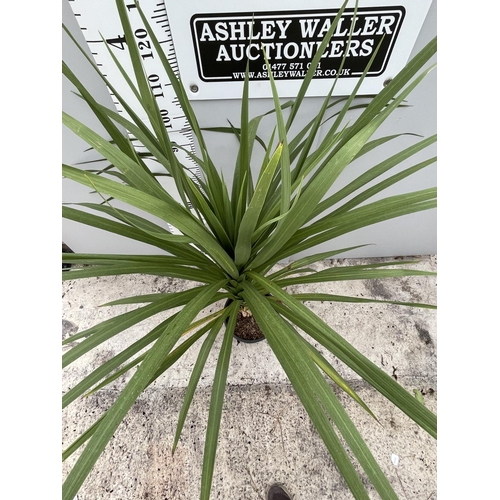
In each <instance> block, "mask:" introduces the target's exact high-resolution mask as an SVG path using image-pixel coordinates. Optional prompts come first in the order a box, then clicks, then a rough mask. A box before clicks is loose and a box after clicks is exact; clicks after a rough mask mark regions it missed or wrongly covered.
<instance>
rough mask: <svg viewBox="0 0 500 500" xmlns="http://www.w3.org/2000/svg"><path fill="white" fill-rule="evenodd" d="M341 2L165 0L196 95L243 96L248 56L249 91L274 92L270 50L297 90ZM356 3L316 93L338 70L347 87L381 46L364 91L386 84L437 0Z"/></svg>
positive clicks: (284, 87)
mask: <svg viewBox="0 0 500 500" xmlns="http://www.w3.org/2000/svg"><path fill="white" fill-rule="evenodd" d="M342 3H343V2H342V1H341V0H308V1H307V2H306V3H305V2H302V1H299V0H290V1H288V2H286V4H283V2H277V1H276V0H252V2H246V1H241V2H234V1H233V0H190V1H189V2H177V1H174V0H166V6H167V12H168V16H169V20H170V25H171V28H172V36H173V40H174V45H175V50H176V54H177V57H178V62H179V69H180V74H181V78H182V80H183V82H184V84H185V85H186V87H187V88H188V89H190V92H191V93H190V98H192V99H227V98H240V97H241V92H242V84H243V83H242V82H243V80H244V78H245V68H246V65H247V61H248V63H249V79H250V82H251V85H250V96H251V97H270V96H271V95H272V94H271V89H270V85H269V75H268V70H267V67H266V64H265V59H264V55H263V52H264V51H265V52H266V54H267V57H268V59H269V63H270V66H271V71H272V74H273V78H274V79H275V81H276V83H277V86H278V92H279V93H280V95H281V96H282V97H292V96H294V95H295V94H296V92H297V90H298V89H299V87H300V84H301V81H302V79H303V78H304V76H305V75H306V73H307V69H308V68H309V66H310V63H311V61H312V59H313V57H314V55H315V53H316V51H317V49H318V47H319V45H320V44H321V42H322V41H323V39H324V37H325V35H326V33H327V32H328V30H329V28H330V27H331V25H332V22H333V20H334V19H335V16H336V14H337V13H338V12H339V8H340V7H341V5H342ZM354 4H355V2H354V1H353V2H352V3H349V4H348V6H347V8H346V9H345V10H344V12H343V15H342V17H341V18H340V21H339V22H338V24H337V26H336V28H335V30H334V32H333V35H332V37H331V39H330V41H329V43H328V46H327V48H326V50H325V52H324V54H323V56H322V58H321V61H320V63H319V66H318V67H317V69H316V72H315V74H314V79H313V81H312V84H311V87H310V93H309V94H310V95H326V93H327V92H328V91H329V89H330V87H331V85H332V83H333V81H334V79H335V78H336V77H337V76H338V82H337V87H336V90H335V94H336V95H345V94H349V93H350V92H351V91H352V89H353V88H354V86H355V85H356V83H357V82H358V79H359V77H360V76H361V74H362V73H363V71H364V70H365V68H366V67H367V64H368V62H369V61H370V59H371V58H372V56H373V55H374V53H375V52H376V56H375V58H374V61H373V63H372V66H371V67H370V69H369V72H368V74H367V77H366V79H365V81H364V82H363V85H362V87H361V89H360V92H361V93H365V94H372V93H376V92H378V91H380V90H381V89H382V87H383V83H384V81H385V80H387V79H388V78H392V77H394V76H395V75H396V74H397V73H398V72H399V71H400V70H401V69H402V68H403V67H404V65H405V64H406V62H407V61H408V58H409V55H410V53H411V50H412V48H413V45H414V43H415V41H416V38H417V36H418V34H419V31H420V28H421V27H422V24H423V22H424V20H425V16H426V14H427V12H428V10H429V7H430V4H431V0H419V1H418V2H416V1H414V0H399V1H398V0H376V1H373V0H360V1H359V3H358V9H357V14H356V16H355V17H354ZM250 9H251V10H250ZM350 35H351V41H350V43H349V36H350ZM345 53H347V55H346V59H345V61H344V63H343V65H341V64H342V59H343V56H344V54H345Z"/></svg>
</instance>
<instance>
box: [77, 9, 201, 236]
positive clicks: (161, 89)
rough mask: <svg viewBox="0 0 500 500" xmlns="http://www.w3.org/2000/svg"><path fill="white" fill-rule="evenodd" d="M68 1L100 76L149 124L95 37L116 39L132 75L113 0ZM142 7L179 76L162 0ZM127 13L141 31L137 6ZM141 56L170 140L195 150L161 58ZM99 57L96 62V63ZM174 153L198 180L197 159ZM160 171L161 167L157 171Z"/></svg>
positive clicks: (139, 148) (117, 52)
mask: <svg viewBox="0 0 500 500" xmlns="http://www.w3.org/2000/svg"><path fill="white" fill-rule="evenodd" d="M69 1H70V2H71V4H72V5H71V8H72V9H73V13H74V14H75V17H76V19H77V21H78V24H79V26H80V29H81V30H82V32H83V35H84V38H85V40H86V42H87V43H88V44H97V45H93V46H92V49H93V51H91V53H92V55H93V56H94V60H95V62H96V65H97V66H98V67H99V68H102V70H101V71H102V73H103V75H104V76H105V77H106V78H107V79H108V80H109V81H110V83H112V85H113V86H114V87H116V89H117V90H118V92H119V93H120V94H121V95H122V96H123V97H124V99H125V100H127V99H129V103H130V104H131V107H132V109H134V110H135V112H136V113H138V114H139V116H140V117H141V119H143V120H144V122H145V124H146V125H147V126H150V122H149V120H148V119H147V116H146V115H145V112H144V110H143V109H142V108H141V106H140V105H138V103H137V101H136V99H135V96H134V95H133V93H132V92H131V90H130V88H128V86H127V84H126V83H125V82H124V81H123V78H122V76H121V74H120V72H119V70H118V68H117V67H116V66H115V65H114V63H113V60H112V58H111V56H110V55H109V53H107V49H106V48H105V46H104V45H103V40H102V39H98V38H99V36H101V33H102V36H103V38H104V39H105V40H112V41H114V42H115V44H114V45H113V44H110V47H111V50H112V51H113V53H114V55H115V57H116V58H117V59H118V60H119V62H120V63H121V64H122V65H123V66H124V68H125V71H127V73H128V74H130V75H133V74H134V73H133V68H132V66H131V62H130V60H129V58H128V56H127V51H126V50H125V44H126V42H125V41H124V36H123V35H122V33H123V28H122V27H121V23H120V19H119V15H118V12H117V11H116V7H115V2H114V1H113V0H69ZM141 7H142V9H143V11H144V13H145V15H146V17H147V18H148V20H150V21H151V27H152V29H153V31H154V33H155V35H156V37H157V39H158V40H159V43H160V44H162V45H164V46H165V48H164V53H165V55H166V57H167V60H168V61H169V63H170V65H171V67H172V70H173V71H174V73H175V74H176V75H177V77H178V76H179V65H178V63H177V57H176V54H175V47H174V43H173V38H172V33H171V28H170V22H169V20H168V12H167V9H166V6H165V3H164V2H158V0H155V1H154V0H142V1H141ZM128 14H129V19H130V23H131V26H132V29H133V31H134V32H135V31H136V30H138V29H142V30H144V24H143V22H142V19H141V18H140V16H139V13H138V12H137V9H130V10H129V12H128ZM120 45H121V47H120ZM148 54H149V52H148ZM144 56H145V57H143V64H144V68H145V71H146V73H147V75H148V76H151V75H155V81H154V83H152V84H151V88H152V90H153V94H154V95H155V98H156V100H157V103H158V106H159V108H160V109H161V110H162V111H163V112H165V114H164V115H163V113H162V116H165V117H166V116H168V117H170V120H168V121H165V126H166V128H167V130H168V132H169V134H170V135H171V137H172V142H180V141H176V140H175V139H176V136H179V135H180V136H182V137H185V138H186V139H185V140H184V141H182V142H186V140H187V141H188V142H187V143H186V144H183V145H182V146H181V147H183V148H186V149H187V148H189V149H191V151H192V152H194V151H195V147H194V137H193V133H192V130H191V127H190V125H189V122H188V120H187V118H186V116H185V115H184V113H182V114H181V115H179V111H180V110H179V108H181V105H180V102H179V99H178V97H177V96H176V95H175V93H174V91H173V88H172V83H171V82H170V80H169V79H168V75H167V73H166V71H165V69H164V68H163V65H162V64H161V62H160V60H159V59H158V58H157V57H155V56H157V54H156V53H155V52H153V56H148V55H147V54H146V52H144ZM98 60H99V62H97V61H98ZM105 73H106V74H105ZM108 75H109V76H108ZM108 90H109V89H108ZM110 93H111V92H110ZM111 95H112V97H113V96H114V95H113V93H111ZM112 100H113V102H114V104H115V105H116V108H117V111H118V112H119V113H121V114H124V116H125V117H126V118H128V119H130V116H129V115H128V113H127V112H126V111H125V110H124V109H123V107H122V106H121V104H120V103H119V102H118V101H116V100H115V99H112ZM178 110H179V111H178ZM174 114H175V116H174ZM179 118H183V119H184V122H182V120H181V122H179V121H178V120H179ZM173 124H177V127H179V126H181V128H176V127H175V126H174V125H173ZM129 136H130V134H129ZM134 139H135V138H134ZM134 142H135V144H134V148H135V149H136V150H137V151H138V152H139V151H141V152H143V151H144V150H145V152H147V148H146V147H145V146H143V145H142V144H140V143H139V144H138V141H137V140H135V141H134ZM175 155H176V156H177V158H178V160H179V161H180V163H181V164H186V163H187V162H189V163H190V164H193V163H194V167H186V168H187V169H188V170H189V171H190V172H191V173H192V176H193V180H194V181H195V182H197V177H201V171H200V168H199V166H198V165H197V164H196V161H195V160H193V159H192V158H191V157H190V156H189V154H188V153H187V152H186V151H181V150H179V149H178V150H177V151H175ZM154 163H156V162H154ZM152 172H153V173H155V171H154V170H152ZM162 172H163V170H161V171H159V172H157V173H162ZM169 228H170V229H171V230H172V231H173V232H175V233H177V234H178V233H179V231H178V230H176V229H175V228H173V227H172V226H171V225H170V224H169Z"/></svg>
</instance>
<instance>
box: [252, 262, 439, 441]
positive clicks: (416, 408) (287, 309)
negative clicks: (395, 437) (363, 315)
mask: <svg viewBox="0 0 500 500" xmlns="http://www.w3.org/2000/svg"><path fill="white" fill-rule="evenodd" d="M248 274H249V277H251V278H252V279H253V280H254V281H255V282H256V283H257V284H259V285H260V286H262V287H263V288H264V290H266V291H267V292H268V293H271V294H272V295H273V296H274V297H276V298H277V299H279V300H280V301H281V302H282V304H281V303H279V302H274V303H273V307H274V308H275V309H276V310H277V311H279V313H280V314H282V315H283V316H285V317H286V318H288V319H289V320H290V321H291V322H292V323H293V324H295V325H296V326H298V327H299V328H301V329H302V330H304V331H305V332H306V333H307V334H309V335H310V336H311V337H312V338H313V339H314V340H316V341H317V342H319V343H320V344H321V345H323V346H324V347H326V348H327V349H328V350H329V351H330V352H331V353H332V354H334V355H335V356H337V357H338V358H339V359H340V360H341V361H343V362H344V363H345V364H346V365H347V366H349V367H350V368H352V369H353V370H354V371H355V372H356V373H357V374H358V375H360V376H361V377H362V378H363V379H364V380H366V381H367V382H368V383H369V384H371V385H372V386H373V387H374V388H375V389H376V390H378V391H379V392H380V393H381V394H382V395H384V396H385V397H386V398H387V399H389V400H390V401H392V403H394V404H395V405H396V406H397V407H398V408H399V409H401V410H402V411H403V412H404V413H406V414H407V415H408V416H409V417H410V418H411V419H412V420H413V421H414V422H415V423H416V424H418V425H419V426H420V427H422V429H424V430H425V431H426V432H428V433H429V434H430V435H431V436H432V437H434V438H436V436H437V419H436V415H434V414H433V413H432V412H431V411H429V410H428V409H427V408H425V407H423V406H422V405H421V404H419V403H418V401H416V400H415V398H414V397H413V396H412V395H411V394H410V393H408V392H407V391H406V390H405V389H403V387H401V386H400V385H399V384H398V383H397V382H396V381H395V380H394V379H393V378H392V377H391V376H389V375H388V374H386V373H385V372H383V371H382V370H381V369H380V368H378V367H377V366H376V365H375V364H374V363H372V362H371V361H370V360H369V359H368V358H366V357H365V356H363V355H362V354H361V353H360V352H358V351H357V350H356V349H355V348H354V347H353V346H352V345H351V344H349V342H347V341H346V340H344V339H343V338H342V337H341V336H340V335H339V334H338V333H337V332H335V331H334V330H333V329H332V328H330V327H329V326H328V325H327V324H326V323H324V322H323V321H322V320H321V319H320V318H318V317H317V316H316V315H315V314H314V313H313V312H312V311H311V310H310V309H309V308H308V307H306V306H305V305H303V304H302V303H301V302H299V301H298V300H296V299H295V298H293V297H291V296H290V295H289V294H288V293H286V292H284V291H283V290H282V289H281V288H280V287H278V286H277V285H275V284H274V283H272V282H270V281H268V280H266V279H265V278H263V277H262V276H260V275H258V274H256V273H253V272H249V273H248Z"/></svg>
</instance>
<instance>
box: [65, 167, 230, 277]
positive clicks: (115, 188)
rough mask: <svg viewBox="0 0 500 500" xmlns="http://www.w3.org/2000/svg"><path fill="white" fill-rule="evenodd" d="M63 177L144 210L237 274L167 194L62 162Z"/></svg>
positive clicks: (216, 245)
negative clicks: (160, 196)
mask: <svg viewBox="0 0 500 500" xmlns="http://www.w3.org/2000/svg"><path fill="white" fill-rule="evenodd" d="M63 174H64V176H65V177H67V178H69V179H72V180H74V181H77V182H79V183H80V184H84V185H87V186H92V185H95V186H97V188H98V189H99V190H100V191H102V192H103V193H106V194H108V195H110V196H113V197H115V198H117V199H120V200H122V201H124V202H126V203H129V204H130V205H132V206H135V207H136V208H139V209H142V210H145V211H146V212H149V213H150V214H152V215H156V216H157V217H159V218H160V219H163V220H165V221H166V222H169V223H170V224H172V225H173V226H174V227H176V228H177V229H179V231H181V232H183V233H184V234H185V235H187V236H189V237H191V238H192V239H193V240H194V241H196V243H198V244H199V245H201V246H202V247H203V248H205V250H206V251H207V253H208V254H210V255H211V256H212V257H213V258H214V260H215V261H216V262H217V263H218V264H219V265H220V266H221V267H222V268H223V269H224V270H225V271H226V272H228V273H229V274H230V275H231V276H232V277H233V278H234V277H237V276H238V270H237V269H236V267H235V265H234V263H233V261H232V259H231V258H230V257H229V255H228V254H227V253H226V251H225V250H224V249H223V248H222V247H221V245H220V244H219V242H218V241H217V240H216V239H215V238H214V237H213V236H212V235H211V234H210V233H209V232H208V231H207V229H206V228H205V227H204V226H203V225H202V224H201V223H200V221H199V220H197V219H196V218H195V217H193V215H192V214H191V213H190V212H188V211H187V210H186V209H185V208H184V207H182V206H181V205H179V204H178V203H177V202H176V201H175V200H173V199H172V198H171V197H170V196H168V197H167V196H166V197H164V198H163V199H161V200H160V199H158V198H155V197H154V196H151V195H149V194H147V193H145V192H143V191H140V190H138V189H135V188H133V187H130V186H124V185H122V184H119V183H117V182H114V181H111V180H109V179H103V178H101V177H99V176H97V175H94V174H91V173H86V172H82V171H80V170H79V169H77V168H73V167H70V166H68V165H63Z"/></svg>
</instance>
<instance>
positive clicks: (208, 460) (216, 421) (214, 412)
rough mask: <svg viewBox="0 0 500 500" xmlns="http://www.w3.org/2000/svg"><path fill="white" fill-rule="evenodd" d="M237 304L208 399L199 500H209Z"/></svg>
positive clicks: (233, 309)
mask: <svg viewBox="0 0 500 500" xmlns="http://www.w3.org/2000/svg"><path fill="white" fill-rule="evenodd" d="M238 307H239V302H238V301H235V302H233V303H232V304H231V305H230V306H229V321H228V325H227V328H226V331H225V332H224V339H223V341H222V347H221V350H220V353H219V358H218V360H217V367H216V369H215V376H214V382H213V386H212V396H211V398H210V409H209V412H208V423H207V434H206V438H205V449H204V451H203V469H202V473H201V495H200V500H209V498H210V488H211V486H212V478H213V473H214V465H215V453H216V451H217V439H218V437H219V429H220V421H221V418H222V404H223V402H224V391H225V389H226V380H227V371H228V368H229V359H230V357H231V348H232V344H233V333H234V327H235V325H236V318H237V312H238Z"/></svg>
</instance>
